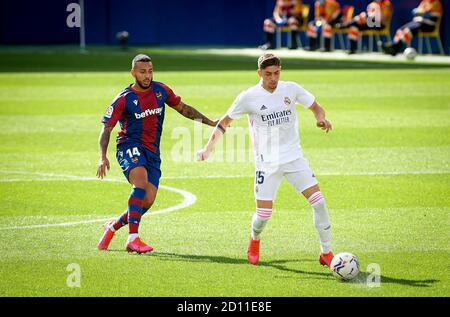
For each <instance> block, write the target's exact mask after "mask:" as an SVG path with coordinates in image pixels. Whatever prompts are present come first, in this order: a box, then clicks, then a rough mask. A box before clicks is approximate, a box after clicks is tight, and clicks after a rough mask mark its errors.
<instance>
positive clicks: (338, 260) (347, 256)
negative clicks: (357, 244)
mask: <svg viewBox="0 0 450 317" xmlns="http://www.w3.org/2000/svg"><path fill="white" fill-rule="evenodd" d="M330 268H331V271H332V272H333V275H334V276H335V277H337V278H339V279H341V280H344V281H350V280H351V279H354V278H355V277H356V276H357V275H358V273H359V260H358V258H357V257H356V256H354V255H353V254H351V253H349V252H342V253H338V254H336V255H335V256H334V257H333V260H331V264H330Z"/></svg>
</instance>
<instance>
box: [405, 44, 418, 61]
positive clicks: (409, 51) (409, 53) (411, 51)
mask: <svg viewBox="0 0 450 317" xmlns="http://www.w3.org/2000/svg"><path fill="white" fill-rule="evenodd" d="M403 55H404V56H405V57H406V59H408V60H410V61H412V60H414V59H416V57H417V51H416V49H415V48H413V47H408V48H406V49H405V50H404V51H403Z"/></svg>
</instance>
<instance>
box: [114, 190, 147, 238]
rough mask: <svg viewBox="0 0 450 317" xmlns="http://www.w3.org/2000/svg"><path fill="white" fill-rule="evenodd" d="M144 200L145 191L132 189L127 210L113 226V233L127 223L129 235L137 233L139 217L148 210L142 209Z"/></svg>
mask: <svg viewBox="0 0 450 317" xmlns="http://www.w3.org/2000/svg"><path fill="white" fill-rule="evenodd" d="M144 198H145V189H143V188H137V187H136V188H133V189H132V191H131V194H130V198H128V208H127V210H126V211H125V212H124V213H123V214H122V215H121V216H120V217H119V218H118V219H117V220H116V221H115V222H114V224H113V228H114V230H115V231H117V230H119V229H120V228H121V227H123V226H124V225H126V224H127V223H128V229H129V233H130V234H133V233H138V228H139V223H140V222H141V217H142V215H143V214H144V213H145V212H146V211H147V210H148V209H147V208H145V209H144V208H143V204H144Z"/></svg>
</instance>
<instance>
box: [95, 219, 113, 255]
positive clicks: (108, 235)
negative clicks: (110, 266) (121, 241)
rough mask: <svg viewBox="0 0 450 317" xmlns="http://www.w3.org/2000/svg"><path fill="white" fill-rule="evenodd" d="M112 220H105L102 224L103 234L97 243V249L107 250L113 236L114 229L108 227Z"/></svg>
mask: <svg viewBox="0 0 450 317" xmlns="http://www.w3.org/2000/svg"><path fill="white" fill-rule="evenodd" d="M111 224H112V222H107V223H105V224H104V225H103V236H102V238H101V239H100V241H99V242H98V244H97V248H98V249H99V250H108V246H109V243H110V242H111V240H112V238H113V237H114V231H112V230H111V229H110V226H111Z"/></svg>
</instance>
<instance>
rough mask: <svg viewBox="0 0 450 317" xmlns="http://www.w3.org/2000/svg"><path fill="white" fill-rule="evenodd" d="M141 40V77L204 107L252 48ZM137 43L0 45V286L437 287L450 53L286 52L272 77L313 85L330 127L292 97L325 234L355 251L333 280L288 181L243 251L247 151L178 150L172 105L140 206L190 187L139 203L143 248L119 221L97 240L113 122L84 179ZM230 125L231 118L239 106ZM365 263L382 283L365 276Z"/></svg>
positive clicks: (116, 291) (274, 292)
mask: <svg viewBox="0 0 450 317" xmlns="http://www.w3.org/2000/svg"><path fill="white" fill-rule="evenodd" d="M144 51H145V52H148V53H149V54H151V55H152V56H153V58H154V65H155V80H158V81H162V82H164V83H166V84H168V85H169V86H171V87H172V88H173V89H174V91H175V92H176V93H177V94H179V95H181V96H182V97H183V100H184V101H185V102H186V103H188V104H191V105H194V106H195V107H197V108H198V109H199V110H201V111H202V112H204V113H205V114H207V115H208V116H210V117H212V118H217V117H219V116H220V115H221V114H223V113H224V112H225V111H226V110H227V108H228V106H229V105H230V104H231V102H232V101H233V99H234V97H235V96H236V95H237V94H238V93H239V92H240V91H242V90H243V89H246V88H248V87H250V86H252V85H254V84H255V83H256V82H257V77H256V71H255V67H256V66H255V65H256V61H255V58H250V57H224V56H212V55H211V56H208V55H201V54H190V53H189V52H188V51H178V52H177V51H172V52H171V51H164V50H152V49H145V50H144ZM135 52H136V51H134V50H131V51H128V52H117V51H114V50H111V52H108V50H104V49H100V48H99V49H98V50H94V51H92V52H91V53H90V54H82V55H80V54H78V53H76V52H72V51H70V50H67V51H60V52H59V51H58V50H56V53H55V51H49V52H40V51H38V52H36V53H29V52H26V51H25V50H19V51H14V50H13V49H3V50H1V51H0V118H1V121H2V129H1V131H0V137H1V144H0V161H1V162H2V164H1V167H0V187H1V189H0V193H1V194H0V241H1V247H0V248H1V249H0V251H1V252H0V274H1V278H0V296H446V297H447V296H449V295H450V276H449V272H450V270H449V268H450V267H449V260H450V245H449V241H450V239H449V238H450V236H449V232H450V231H449V224H450V222H449V221H450V217H449V212H450V200H449V197H450V192H449V188H450V186H449V185H450V165H449V157H450V138H449V135H450V68H449V67H448V66H447V67H442V65H441V66H440V67H432V66H431V65H416V64H411V63H398V64H393V63H361V62H358V63H354V64H352V63H343V64H339V63H336V62H327V61H314V60H310V61H299V60H286V61H285V63H284V70H283V72H282V79H283V80H293V81H296V82H298V83H300V84H301V85H303V86H304V87H305V88H307V89H308V90H310V91H311V92H312V93H314V94H315V95H316V96H317V98H318V101H319V102H320V103H321V104H322V105H323V106H324V107H325V109H326V111H327V117H328V119H329V120H330V121H331V122H332V123H333V126H334V129H333V131H332V132H331V133H329V134H325V133H323V132H322V131H321V130H319V129H317V128H315V126H314V123H315V122H314V120H313V116H312V114H311V113H310V112H309V111H307V110H304V109H302V108H299V129H300V139H301V143H302V147H303V150H304V153H305V156H306V158H307V159H308V160H309V162H310V164H311V167H312V168H313V170H314V171H315V173H316V176H317V177H318V179H319V182H320V185H321V190H322V192H323V193H324V195H325V198H326V200H327V204H328V207H329V210H330V217H331V222H332V238H333V250H334V252H335V253H337V252H343V251H349V252H352V253H354V254H356V255H357V256H358V257H359V259H360V262H361V270H362V272H361V273H360V275H359V276H358V278H357V279H356V280H354V281H352V282H340V281H338V280H336V279H335V278H334V277H333V276H332V274H331V272H330V271H329V270H328V269H327V268H324V267H322V266H320V265H319V263H318V253H319V244H318V239H317V234H316V231H315V228H314V226H313V223H312V210H311V208H310V207H309V206H308V204H307V202H306V201H305V199H304V198H302V197H300V196H299V195H298V194H297V193H296V192H295V190H294V189H292V188H291V187H290V186H289V185H288V183H287V182H286V181H283V183H282V185H281V187H280V190H279V193H278V196H277V200H276V202H275V206H274V213H273V216H272V219H271V220H270V222H269V224H268V226H267V227H266V230H265V231H264V233H263V236H262V241H261V263H260V265H259V266H257V267H255V266H251V265H249V264H247V261H246V255H245V252H246V247H247V243H248V238H249V234H250V231H249V230H250V219H251V216H252V214H253V213H254V201H253V192H252V188H253V178H252V176H253V165H252V162H250V161H249V160H244V161H237V160H229V161H227V159H226V153H220V151H219V152H217V153H216V156H215V160H213V161H212V162H206V163H205V162H203V163H200V162H194V161H193V160H192V158H193V157H194V153H195V150H197V148H196V145H195V144H194V141H192V142H188V145H189V146H188V147H187V152H185V154H186V153H187V154H186V157H185V160H184V161H183V160H182V161H180V160H179V158H177V157H175V155H173V153H174V152H173V151H174V148H175V147H176V145H177V144H178V142H180V140H179V136H178V134H177V131H184V132H185V133H186V132H187V133H190V134H191V135H194V125H193V123H192V122H191V121H189V120H187V119H185V118H183V117H181V116H180V115H179V114H178V113H176V112H175V111H173V110H172V109H169V108H168V109H167V112H166V119H165V124H164V133H163V138H162V160H163V165H162V171H163V178H162V180H161V184H162V185H163V186H164V187H163V188H161V189H160V191H159V194H158V197H157V201H156V204H155V205H154V207H153V208H152V210H155V211H158V210H167V208H171V207H173V206H179V205H180V204H182V203H183V202H185V201H186V200H188V201H190V202H191V203H192V202H193V197H194V196H195V197H196V200H195V202H194V203H193V204H191V205H189V206H188V207H186V208H182V209H177V210H174V211H171V212H167V213H159V214H153V215H151V213H150V215H149V216H148V217H144V218H143V220H142V222H141V230H140V231H141V236H142V238H143V240H144V241H146V242H148V243H149V244H151V245H153V246H154V247H155V251H154V252H153V253H152V254H150V255H140V256H139V255H130V254H128V253H127V252H125V251H124V243H125V240H126V235H127V232H126V231H127V230H126V229H123V230H121V231H120V232H118V234H117V235H116V237H115V238H114V240H113V241H112V245H111V251H109V252H99V251H98V250H97V249H96V244H97V242H98V239H99V238H100V236H101V234H102V231H101V225H102V224H103V222H102V221H101V219H106V218H110V217H116V216H117V215H119V214H120V213H121V212H122V211H123V210H124V209H125V207H126V200H127V197H128V195H129V191H130V186H129V185H128V184H127V183H126V182H124V178H123V176H122V174H121V172H120V169H119V167H118V164H117V162H116V161H115V157H114V151H115V144H114V140H113V138H112V140H111V143H110V146H109V159H110V161H111V163H112V168H111V171H110V173H109V174H108V176H107V178H106V180H105V181H100V180H95V179H94V177H95V171H96V167H97V161H98V155H97V138H98V134H99V131H100V127H101V124H100V120H101V117H102V114H103V112H104V110H105V109H106V107H107V105H108V104H109V103H110V101H111V100H112V99H113V98H114V96H115V95H116V94H117V93H118V92H119V91H120V90H121V89H123V88H124V87H125V86H126V85H128V84H129V83H131V82H132V80H131V77H130V75H129V73H128V68H129V64H130V60H131V58H132V56H133V55H134V54H135ZM235 123H236V124H235V125H234V127H235V128H242V131H245V130H244V128H246V126H247V121H246V119H241V120H239V121H236V122H235ZM116 132H117V128H116V129H115V131H114V134H115V133H116ZM209 132H210V129H208V128H206V127H205V128H204V129H203V134H204V135H203V142H206V141H207V136H208V134H209ZM243 150H244V153H247V154H248V151H249V144H248V143H245V146H244V148H243ZM221 158H222V159H221ZM108 180H109V181H108ZM174 190H182V191H185V192H187V193H185V196H183V195H182V193H184V192H179V191H174ZM169 211H170V209H169ZM54 224H65V225H62V226H52V225H54ZM70 264H75V265H78V266H79V269H80V284H79V287H69V286H68V284H67V279H68V278H69V279H70V276H71V275H70V274H72V273H73V272H71V271H68V266H69V269H70ZM374 264H375V265H378V266H379V268H380V270H381V280H380V281H381V283H380V284H379V285H378V287H371V286H373V284H370V283H369V284H368V283H367V281H368V280H369V281H371V280H373V279H372V277H373V276H372V275H371V274H372V273H373V272H372V269H371V267H373V265H374ZM371 265H372V266H371ZM69 285H70V284H69ZM375 286H376V285H375Z"/></svg>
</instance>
